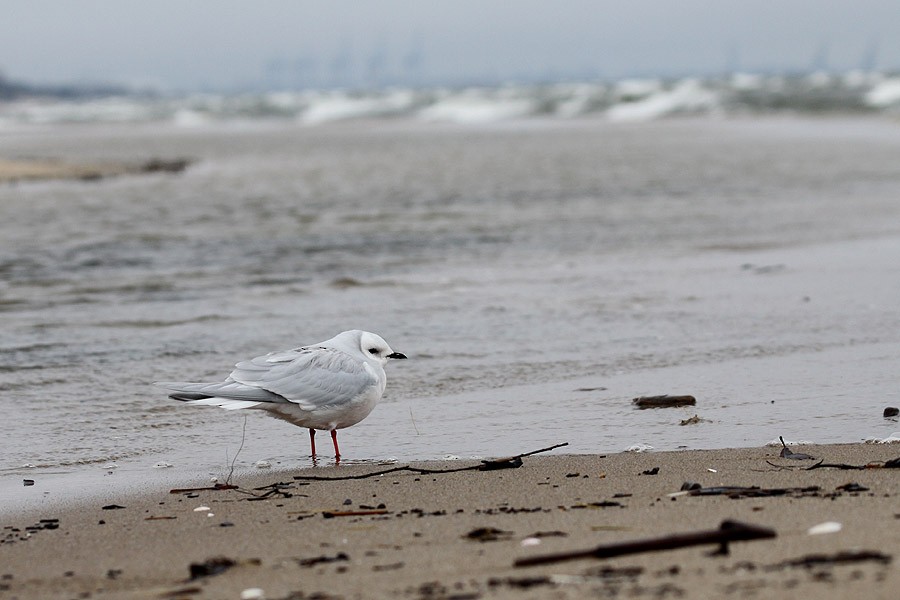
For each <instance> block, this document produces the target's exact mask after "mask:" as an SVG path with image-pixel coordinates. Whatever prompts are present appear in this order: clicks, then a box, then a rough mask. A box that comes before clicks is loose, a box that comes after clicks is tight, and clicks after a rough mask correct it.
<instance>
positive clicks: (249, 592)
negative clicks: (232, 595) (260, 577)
mask: <svg viewBox="0 0 900 600" xmlns="http://www.w3.org/2000/svg"><path fill="white" fill-rule="evenodd" d="M241 600H266V593H265V592H264V591H263V590H262V588H247V589H246V590H243V591H242V592H241Z"/></svg>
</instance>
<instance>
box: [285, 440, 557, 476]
mask: <svg viewBox="0 0 900 600" xmlns="http://www.w3.org/2000/svg"><path fill="white" fill-rule="evenodd" d="M568 445H569V442H563V443H562V444H555V445H553V446H549V447H547V448H541V449H540V450H532V451H531V452H523V453H522V454H516V455H515V456H507V457H506V458H495V459H492V460H483V461H481V464H480V465H470V466H468V467H457V468H455V469H425V468H422V467H411V466H409V465H404V466H402V467H392V468H390V469H383V470H381V471H373V472H371V473H363V474H360V475H342V476H338V477H325V476H321V475H294V479H296V480H299V481H348V480H353V479H368V478H369V477H378V476H380V475H387V474H389V473H399V472H401V471H409V472H411V473H416V474H418V475H439V474H443V473H459V472H461V471H495V470H498V469H517V468H519V467H521V466H522V459H523V458H525V457H527V456H532V455H534V454H540V453H541V452H549V451H550V450H555V449H557V448H562V447H563V446H568Z"/></svg>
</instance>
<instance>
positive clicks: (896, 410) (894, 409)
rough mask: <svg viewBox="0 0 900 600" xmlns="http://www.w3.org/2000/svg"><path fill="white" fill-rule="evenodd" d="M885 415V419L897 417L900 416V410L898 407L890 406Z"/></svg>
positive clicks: (885, 410)
mask: <svg viewBox="0 0 900 600" xmlns="http://www.w3.org/2000/svg"><path fill="white" fill-rule="evenodd" d="M883 414H884V418H885V419H889V418H891V417H896V416H897V415H900V408H897V407H896V406H888V407H887V408H885V409H884V413H883Z"/></svg>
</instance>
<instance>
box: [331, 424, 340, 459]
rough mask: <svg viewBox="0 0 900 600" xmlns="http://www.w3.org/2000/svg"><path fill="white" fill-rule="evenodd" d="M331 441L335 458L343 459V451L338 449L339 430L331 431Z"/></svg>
mask: <svg viewBox="0 0 900 600" xmlns="http://www.w3.org/2000/svg"><path fill="white" fill-rule="evenodd" d="M331 441H332V443H333V444H334V457H335V458H336V459H339V458H340V457H341V451H340V450H339V449H338V444H337V429H332V430H331Z"/></svg>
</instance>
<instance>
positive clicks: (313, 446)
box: [309, 429, 316, 458]
mask: <svg viewBox="0 0 900 600" xmlns="http://www.w3.org/2000/svg"><path fill="white" fill-rule="evenodd" d="M309 449H310V451H311V452H312V456H313V458H315V457H316V430H315V429H310V430H309Z"/></svg>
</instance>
